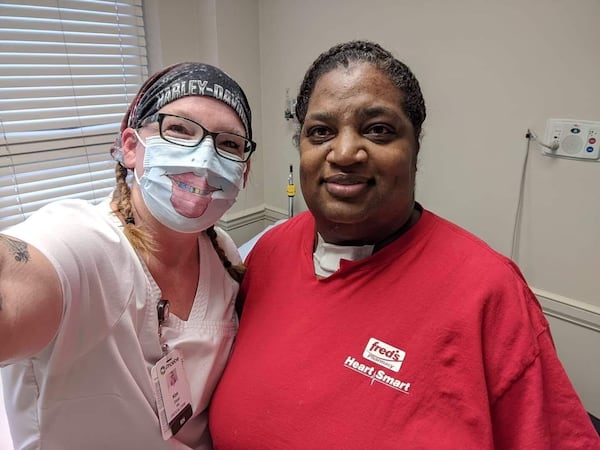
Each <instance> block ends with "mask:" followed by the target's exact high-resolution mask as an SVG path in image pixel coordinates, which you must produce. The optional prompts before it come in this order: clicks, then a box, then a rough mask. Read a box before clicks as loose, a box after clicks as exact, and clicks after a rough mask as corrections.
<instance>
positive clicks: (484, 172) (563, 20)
mask: <svg viewBox="0 0 600 450" xmlns="http://www.w3.org/2000/svg"><path fill="white" fill-rule="evenodd" d="M145 3H146V9H147V10H148V11H150V12H152V9H153V5H154V13H155V14H156V13H158V15H157V16H154V18H149V17H147V18H146V23H147V25H148V26H149V27H150V26H151V27H153V28H149V30H148V33H149V44H150V46H151V53H150V56H151V61H152V63H153V64H156V61H157V60H160V59H161V58H162V60H163V62H165V63H169V62H174V61H175V60H179V59H190V58H192V59H203V60H206V61H208V62H213V63H218V64H220V65H222V67H223V68H224V69H225V70H227V71H229V72H230V73H231V74H232V75H233V76H234V77H236V78H237V79H239V80H240V81H241V82H242V84H243V85H244V87H245V88H246V91H247V93H248V95H249V97H250V100H251V104H252V107H253V112H254V116H255V122H254V123H255V125H254V129H255V137H256V139H257V141H258V142H259V150H258V153H257V155H256V158H254V160H253V167H252V176H251V179H250V186H249V190H248V191H247V192H246V193H244V194H243V195H242V196H241V197H240V199H239V200H238V204H237V205H236V206H235V207H234V209H233V210H232V212H231V213H230V214H229V215H228V216H227V217H226V218H229V219H232V220H236V219H239V218H240V217H242V218H243V217H245V216H249V215H253V216H256V215H257V211H261V210H262V209H263V208H266V209H267V210H268V211H270V214H273V213H274V212H280V213H282V214H283V213H285V212H286V211H287V205H288V203H287V202H288V198H287V196H286V194H285V185H286V182H287V173H288V168H289V165H290V164H293V165H294V170H295V172H296V175H297V169H298V156H297V152H296V150H295V149H294V147H293V145H292V142H291V138H292V135H293V131H294V126H293V124H292V123H291V122H287V121H286V120H285V119H284V115H283V112H284V108H285V92H286V89H289V90H290V92H291V93H293V94H295V92H296V89H297V88H298V85H299V83H300V81H301V78H302V76H303V74H304V71H305V70H306V68H307V67H308V65H309V64H310V62H312V60H313V59H314V58H315V57H316V56H317V55H318V54H319V53H320V52H321V51H323V50H325V49H327V48H328V47H329V46H331V45H333V44H335V43H338V42H341V41H345V40H349V39H354V38H363V39H370V40H374V41H378V42H380V43H381V44H382V45H384V46H385V47H387V48H388V49H390V50H392V51H393V52H394V53H395V54H396V55H397V56H398V57H399V58H400V59H402V60H404V61H405V62H406V63H407V64H408V65H409V66H410V67H411V68H412V69H413V71H414V72H415V73H416V75H417V77H418V78H419V80H420V81H421V85H422V89H423V92H424V95H425V99H426V102H427V107H428V118H427V120H426V122H425V127H424V133H425V135H424V138H423V142H422V147H421V156H420V163H419V172H418V181H417V199H418V200H419V201H420V202H421V203H422V204H423V205H424V206H425V207H426V208H428V209H431V210H433V211H434V212H437V213H439V214H440V215H442V216H444V217H447V218H448V219H450V220H452V221H454V222H456V223H458V224H459V225H461V226H463V227H465V228H467V229H469V230H470V231H472V232H473V233H475V234H476V235H478V236H480V237H482V238H483V239H484V240H486V241H487V242H488V243H489V244H490V245H492V246H493V247H494V248H496V249H497V250H499V251H500V252H502V253H504V254H507V255H510V251H511V243H512V237H513V225H514V219H515V212H516V209H517V204H518V198H519V186H520V182H521V170H522V165H523V161H524V157H525V153H526V144H527V141H526V139H525V137H524V136H525V133H526V131H527V130H528V129H532V130H533V131H535V132H536V133H537V134H538V135H540V136H543V135H544V128H545V122H546V119H548V118H574V119H587V120H598V121H600V83H599V82H598V79H600V78H599V74H600V59H598V57H597V54H598V45H599V44H600V26H598V19H599V18H600V2H599V1H598V0H578V1H576V2H573V1H572V0H555V1H552V2H549V1H547V0H505V1H503V2H498V1H493V0H455V1H452V2H448V1H447V0H404V1H397V0H387V1H383V0H381V1H378V0H371V1H369V2H364V1H363V0H329V1H322V0H303V1H293V0H218V1H216V0H211V1H206V0H173V1H169V2H167V1H165V2H159V1H158V0H146V1H145ZM157 3H159V5H157ZM153 21H154V22H155V23H154V24H152V22H153ZM158 35H160V36H158ZM157 47H159V50H157ZM296 179H297V178H296ZM295 207H296V211H298V210H302V209H304V203H303V202H302V199H301V196H300V195H298V196H297V197H296V198H295ZM262 225H263V223H261V222H251V223H249V225H248V226H247V227H245V228H246V231H245V232H241V233H240V230H234V231H235V233H236V239H237V240H238V242H240V243H241V242H243V240H244V239H245V238H246V237H247V236H249V235H252V234H254V233H255V232H256V230H257V227H259V226H262ZM598 231H600V163H585V162H580V161H568V160H558V159H551V158H548V157H545V156H543V155H542V154H541V149H540V148H539V147H538V146H536V145H535V144H533V143H532V144H531V146H530V153H529V164H528V167H527V171H526V179H525V191H524V203H523V211H522V224H521V239H520V241H519V245H520V248H519V253H518V262H519V264H520V266H521V267H522V269H523V272H524V274H525V276H526V278H527V280H528V281H529V283H530V284H531V285H532V287H533V288H534V289H536V292H538V294H539V297H540V300H541V301H542V304H543V305H544V306H545V307H548V308H549V309H548V311H550V309H551V308H554V309H557V310H558V311H559V312H558V315H557V317H558V319H557V318H555V317H554V316H553V318H552V322H551V323H552V330H553V333H554V335H555V339H556V341H557V347H558V350H559V354H560V355H561V359H563V361H565V365H566V366H567V370H568V372H569V374H570V375H571V377H572V379H573V381H574V383H575V385H576V387H577V389H578V391H579V392H580V395H581V396H582V398H583V399H584V402H585V403H586V406H588V408H589V409H590V410H592V411H593V412H595V414H596V415H600V381H598V380H600V282H599V281H598V280H599V277H598V275H597V274H598V273H599V269H600V233H599V232H598ZM244 233H245V234H244ZM540 292H541V293H540ZM574 318H575V319H574ZM557 320H558V321H559V322H557Z"/></svg>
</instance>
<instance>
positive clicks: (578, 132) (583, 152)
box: [544, 119, 600, 160]
mask: <svg viewBox="0 0 600 450" xmlns="http://www.w3.org/2000/svg"><path fill="white" fill-rule="evenodd" d="M544 143H545V144H546V145H547V146H548V147H552V146H553V144H554V145H556V144H558V147H557V148H556V150H552V149H551V148H547V147H544V154H546V155H548V156H559V157H562V158H574V159H584V160H599V159H600V122H593V121H590V120H573V119H548V121H547V123H546V134H545V136H544Z"/></svg>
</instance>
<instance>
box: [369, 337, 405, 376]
mask: <svg viewBox="0 0 600 450" xmlns="http://www.w3.org/2000/svg"><path fill="white" fill-rule="evenodd" d="M405 356H406V352H404V351H403V350H400V349H399V348H397V347H394V346H393V345H390V344H386V343H385V342H382V341H380V340H379V339H375V338H371V339H369V342H367V346H366V347H365V350H364V351H363V358H365V359H368V360H369V361H373V362H374V363H376V364H379V365H380V366H383V367H385V368H387V369H390V370H393V371H394V372H398V371H400V367H401V366H402V362H403V361H404V357H405Z"/></svg>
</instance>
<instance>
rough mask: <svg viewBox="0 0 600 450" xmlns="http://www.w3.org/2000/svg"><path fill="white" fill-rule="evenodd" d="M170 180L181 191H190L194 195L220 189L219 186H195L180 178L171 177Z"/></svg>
mask: <svg viewBox="0 0 600 450" xmlns="http://www.w3.org/2000/svg"><path fill="white" fill-rule="evenodd" d="M171 181H172V182H173V183H174V184H175V185H176V186H177V187H178V188H179V189H181V190H182V191H186V192H190V193H192V194H196V195H209V194H211V193H213V192H216V191H220V190H221V189H219V188H212V187H209V188H205V189H201V188H197V187H195V186H192V185H189V184H186V183H184V182H183V181H181V180H174V179H172V178H171Z"/></svg>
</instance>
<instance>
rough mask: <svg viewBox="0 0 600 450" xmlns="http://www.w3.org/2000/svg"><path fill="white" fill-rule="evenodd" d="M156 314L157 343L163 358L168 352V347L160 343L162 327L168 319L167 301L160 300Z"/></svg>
mask: <svg viewBox="0 0 600 450" xmlns="http://www.w3.org/2000/svg"><path fill="white" fill-rule="evenodd" d="M156 312H157V313H158V341H159V342H160V343H161V345H160V348H161V350H162V352H163V356H165V355H166V354H167V353H168V352H169V346H168V344H166V343H162V327H163V325H164V323H165V322H166V321H167V320H168V319H169V300H165V299H160V301H159V302H158V304H157V305H156Z"/></svg>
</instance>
